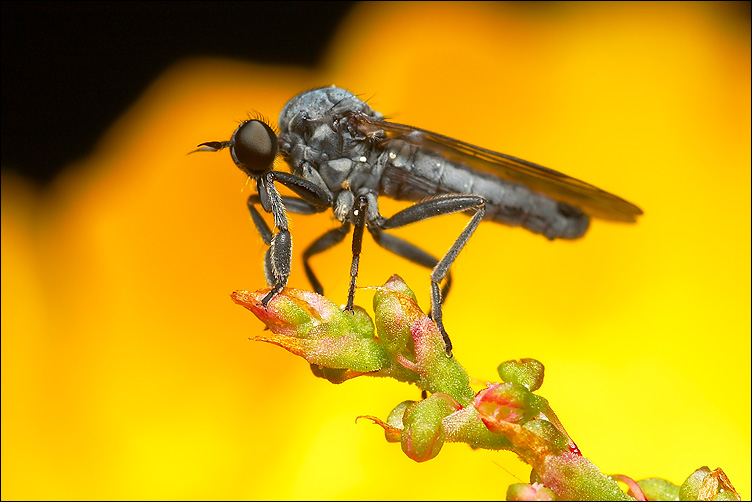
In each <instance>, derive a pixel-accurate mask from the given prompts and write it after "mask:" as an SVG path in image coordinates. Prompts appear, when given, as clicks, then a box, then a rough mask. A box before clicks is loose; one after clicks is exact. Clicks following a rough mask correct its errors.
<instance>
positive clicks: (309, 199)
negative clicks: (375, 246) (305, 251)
mask: <svg viewBox="0 0 752 502" xmlns="http://www.w3.org/2000/svg"><path fill="white" fill-rule="evenodd" d="M275 181H278V182H280V183H282V184H283V185H285V186H287V187H288V188H290V189H291V190H293V191H294V192H295V193H296V194H298V195H299V196H300V197H301V199H297V198H294V197H282V196H281V195H280V194H279V192H278V191H277V188H276V187H275V186H274V182H275ZM256 188H257V190H258V193H257V194H254V195H251V196H250V197H249V198H248V210H249V211H250V213H251V219H252V220H253V223H254V225H255V226H256V229H257V230H258V232H259V234H260V235H261V239H262V240H263V241H264V243H265V244H267V245H268V246H269V249H268V250H267V251H266V254H265V255H264V274H265V276H266V281H267V283H268V284H269V285H270V286H271V290H270V291H269V293H267V295H266V296H264V298H263V299H262V300H261V303H262V304H263V305H264V306H266V305H267V304H268V303H269V301H270V300H271V299H272V298H274V296H275V295H276V294H277V293H279V292H280V291H282V288H284V287H285V285H286V284H287V279H288V278H289V277H290V269H291V266H292V236H291V235H290V230H289V229H288V224H287V213H286V210H285V204H288V206H289V209H290V210H291V211H293V212H298V213H302V214H312V213H316V212H321V211H324V210H325V209H327V208H328V207H330V206H331V200H332V198H331V194H330V193H329V191H328V190H326V189H323V188H321V187H319V186H317V185H315V184H313V183H311V182H310V181H308V180H306V179H304V178H300V177H297V176H294V175H292V174H289V173H285V172H279V171H270V172H269V173H267V174H266V175H264V176H262V177H259V178H258V179H257V184H256ZM255 204H260V205H261V207H262V208H263V209H264V211H266V212H268V213H272V216H273V218H274V226H275V227H276V229H277V233H273V232H272V231H271V229H270V228H269V226H268V225H267V224H266V222H265V221H264V219H263V218H262V217H261V214H260V213H259V211H258V210H257V209H256V207H255Z"/></svg>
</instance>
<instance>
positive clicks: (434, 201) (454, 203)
mask: <svg viewBox="0 0 752 502" xmlns="http://www.w3.org/2000/svg"><path fill="white" fill-rule="evenodd" d="M460 211H475V214H473V216H472V218H470V222H469V223H468V224H467V225H466V226H465V228H464V229H463V230H462V233H460V235H459V237H457V240H455V241H454V244H452V246H451V247H450V248H449V251H447V253H446V254H445V255H444V257H443V258H442V259H441V260H439V262H438V263H436V265H435V266H434V267H433V271H432V272H431V317H432V318H433V320H434V322H435V323H436V325H437V326H438V328H439V331H440V332H441V335H442V337H443V338H444V345H445V347H446V353H447V355H449V356H451V355H452V342H451V340H450V339H449V335H448V334H447V332H446V329H445V328H444V322H443V318H442V313H441V304H442V296H441V289H440V288H439V283H440V282H441V281H442V280H443V279H444V278H445V277H446V276H447V274H448V273H449V267H450V266H451V265H452V263H454V260H455V259H456V258H457V255H459V253H460V251H462V248H463V247H464V246H465V244H467V241H468V240H469V239H470V236H471V235H473V232H475V229H476V228H478V225H479V224H480V222H481V220H482V219H483V215H485V213H486V199H484V198H483V197H481V196H478V195H465V194H451V195H441V196H437V197H434V198H431V199H426V200H424V201H422V202H418V203H416V204H413V205H412V206H410V207H408V208H406V209H403V210H402V211H400V212H398V213H397V214H395V215H394V216H392V217H391V218H387V219H385V220H381V221H379V222H378V224H377V225H376V226H377V227H378V228H379V229H381V230H388V229H392V228H399V227H404V226H405V225H409V224H410V223H415V222H417V221H422V220H427V219H428V218H433V217H434V216H442V215H445V214H452V213H457V212H460ZM398 254H399V253H398Z"/></svg>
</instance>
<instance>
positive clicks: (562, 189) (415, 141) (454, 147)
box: [350, 114, 642, 222]
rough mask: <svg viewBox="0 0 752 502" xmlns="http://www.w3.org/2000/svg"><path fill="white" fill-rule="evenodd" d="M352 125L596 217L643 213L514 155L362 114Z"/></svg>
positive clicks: (633, 217)
mask: <svg viewBox="0 0 752 502" xmlns="http://www.w3.org/2000/svg"><path fill="white" fill-rule="evenodd" d="M350 124H351V126H353V127H355V128H356V130H358V131H359V132H360V133H361V134H364V135H365V136H366V137H369V138H372V139H374V140H378V141H380V142H382V144H384V145H388V143H389V142H391V141H395V140H400V141H405V142H407V143H410V144H412V145H415V146H418V147H421V148H425V149H427V150H431V151H433V152H435V153H438V154H440V155H442V156H444V157H445V158H447V159H449V160H451V161H453V162H459V163H462V164H465V165H467V166H469V167H471V168H474V169H479V170H482V171H485V172H487V173H491V174H494V175H496V176H498V177H500V178H503V179H505V180H507V181H511V182H514V183H520V184H522V185H525V186H527V187H529V188H530V189H532V190H534V191H536V192H540V193H542V194H544V195H547V196H548V197H551V198H552V199H554V200H557V201H560V202H565V203H567V204H570V205H572V206H575V207H578V208H579V209H581V210H582V211H584V212H585V213H587V214H588V215H590V216H593V217H595V218H601V219H604V220H614V221H625V222H634V221H636V218H637V216H639V215H641V214H642V210H641V209H640V208H639V207H637V206H635V205H634V204H632V203H630V202H627V201H626V200H624V199H622V198H621V197H618V196H616V195H614V194H612V193H609V192H606V191H605V190H601V189H600V188H598V187H596V186H593V185H591V184H589V183H585V182H584V181H580V180H578V179H576V178H572V177H571V176H567V175H566V174H564V173H560V172H558V171H554V170H553V169H549V168H547V167H543V166H541V165H538V164H535V163H533V162H528V161H527V160H522V159H518V158H517V157H512V156H511V155H506V154H503V153H499V152H494V151H491V150H486V149H485V148H481V147H479V146H474V145H471V144H469V143H465V142H463V141H459V140H456V139H452V138H449V137H447V136H442V135H441V134H436V133H434V132H431V131H426V130H425V129H419V128H417V127H412V126H408V125H403V124H396V123H394V122H386V121H382V120H375V119H372V118H370V117H367V116H365V115H362V114H354V115H352V116H351V117H350ZM380 131H383V133H381V132H380ZM384 135H385V136H384Z"/></svg>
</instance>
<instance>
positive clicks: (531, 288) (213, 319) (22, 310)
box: [2, 3, 750, 499]
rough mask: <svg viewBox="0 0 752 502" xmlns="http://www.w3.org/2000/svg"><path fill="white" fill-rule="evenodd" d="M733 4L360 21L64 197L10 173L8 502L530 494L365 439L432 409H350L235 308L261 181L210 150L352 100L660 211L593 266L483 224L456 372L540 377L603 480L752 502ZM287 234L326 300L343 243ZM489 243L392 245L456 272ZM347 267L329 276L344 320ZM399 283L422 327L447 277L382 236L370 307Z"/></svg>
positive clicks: (160, 87) (370, 13)
mask: <svg viewBox="0 0 752 502" xmlns="http://www.w3.org/2000/svg"><path fill="white" fill-rule="evenodd" d="M724 8H726V7H724V6H721V7H718V6H716V5H715V4H712V5H711V4H682V3H668V4H661V3H658V4H656V3H648V4H591V3H587V4H563V5H560V4H553V5H552V4H536V5H535V6H533V7H530V6H527V7H526V6H519V5H516V4H504V5H485V4H472V3H462V4H424V3H420V4H388V5H387V4H384V5H381V4H374V5H361V6H359V7H358V8H356V9H355V10H354V11H353V12H352V15H351V17H349V18H348V19H347V20H346V22H345V23H343V25H342V27H341V30H340V31H339V32H338V34H337V36H336V37H335V40H334V41H333V43H332V46H331V50H330V52H329V55H328V57H327V58H326V59H325V61H324V62H323V63H322V66H321V67H320V68H319V69H318V70H317V71H308V70H302V69H296V68H289V67H274V66H260V65H254V64H252V63H248V62H240V61H225V60H191V61H185V62H183V63H182V64H179V65H177V66H175V67H173V68H171V69H170V70H169V71H167V72H166V73H165V74H164V75H163V76H162V77H161V78H159V79H158V80H157V81H155V82H154V84H153V86H152V87H151V88H150V89H149V90H148V91H147V92H146V93H145V94H144V95H143V97H142V98H141V99H140V100H139V101H138V102H137V103H136V104H135V105H134V106H133V107H132V108H131V109H130V110H129V111H128V112H127V113H126V114H125V115H124V116H123V117H122V118H121V119H120V120H118V121H117V122H116V123H115V124H113V126H112V128H111V129H110V130H109V131H107V132H106V133H105V134H104V135H103V137H102V139H101V142H100V143H99V145H98V147H97V148H96V150H95V151H93V152H92V153H91V156H90V157H89V158H87V159H85V160H83V161H82V162H80V163H78V164H75V165H71V166H70V168H69V169H68V171H67V172H66V173H65V175H64V176H62V177H61V179H60V180H59V182H58V183H56V184H55V185H54V186H53V187H52V188H51V189H49V190H45V191H40V190H37V189H35V188H34V187H32V186H30V185H28V184H26V183H24V182H23V181H22V180H20V179H17V178H13V177H11V176H9V175H6V174H3V178H2V479H3V483H2V498H3V499H18V498H22V499H23V498H25V499H34V498H62V499H99V498H116V499H123V498H125V499H127V498H140V499H143V498H146V499H151V498H162V499H164V498H167V499H186V498H189V499H190V498H210V499H217V498H221V499H258V498H288V499H297V498H337V499H349V498H356V499H357V498H369V499H394V498H398V499H402V498H499V497H503V494H504V492H505V490H506V486H507V485H508V484H510V483H514V482H518V480H519V479H523V480H526V479H527V476H528V474H529V469H528V467H527V466H525V465H524V464H522V463H521V462H519V461H518V460H517V458H516V457H515V455H513V454H511V453H508V452H502V453H499V452H473V451H471V450H470V449H469V448H468V447H467V446H465V445H446V446H445V447H444V450H443V451H442V452H441V454H440V455H439V456H438V457H437V458H436V459H434V460H432V461H430V462H427V463H424V464H416V463H413V462H412V461H410V460H408V459H407V458H406V457H405V456H404V455H403V454H402V452H401V451H400V449H399V446H396V445H393V444H387V443H386V442H385V441H384V439H383V434H382V432H381V431H380V429H379V428H377V427H375V426H373V425H370V424H368V423H365V422H361V423H358V424H357V425H356V424H355V422H354V418H355V416H357V415H360V414H373V415H378V416H381V417H382V418H383V417H385V416H386V414H387V413H388V412H389V410H390V409H391V407H392V406H394V405H396V404H397V403H398V402H400V401H402V400H404V399H415V398H417V397H418V395H419V394H418V391H417V390H416V389H415V388H414V387H408V386H404V385H401V384H397V383H395V382H391V381H386V380H375V379H374V380H371V379H366V378H363V379H356V380H354V381H351V382H347V383H345V384H343V385H340V386H333V385H330V384H328V383H327V382H324V381H322V380H318V379H315V378H314V377H313V376H312V375H311V374H310V371H309V369H308V367H307V365H306V364H305V363H304V361H302V360H299V359H297V358H295V357H294V356H292V355H290V354H288V353H286V352H284V351H283V350H282V349H280V348H278V347H274V346H266V345H263V344H260V343H253V344H251V343H247V342H246V341H245V340H246V338H247V337H248V336H249V335H250V334H252V333H256V332H258V331H259V330H261V323H260V322H258V321H257V320H256V319H255V318H253V316H252V315H251V314H250V313H249V312H247V311H245V310H244V309H242V308H241V307H238V306H236V305H234V304H233V303H232V302H231V301H230V298H229V293H230V292H231V291H233V290H235V289H257V288H260V287H262V286H263V285H264V280H263V275H262V267H261V260H262V257H263V245H262V242H261V240H260V238H259V237H258V236H257V235H256V233H255V231H254V229H253V228H252V225H251V222H250V220H249V217H248V214H247V211H246V209H245V199H246V197H247V196H248V195H249V194H250V193H251V189H252V185H251V184H249V185H248V186H247V187H246V188H245V189H243V190H241V189H242V188H243V187H244V184H245V179H244V177H243V175H242V173H240V172H239V171H238V170H237V169H236V168H235V167H234V165H233V164H232V162H231V160H230V158H229V153H228V152H226V151H225V152H221V153H218V154H200V155H199V154H196V155H192V156H189V157H186V155H185V153H186V152H188V151H190V150H192V149H193V148H195V145H197V144H198V143H201V142H203V141H210V140H224V139H228V138H229V136H230V134H231V133H232V131H233V130H234V128H235V126H236V121H237V120H241V119H244V118H245V117H246V114H247V113H248V112H252V111H258V112H260V113H262V114H264V115H266V116H267V117H269V118H271V119H273V120H275V121H276V117H277V115H278V113H279V110H280V109H281V107H282V106H283V105H284V104H285V102H286V101H287V100H288V99H289V98H291V97H292V96H294V95H295V94H297V93H299V92H301V91H303V90H305V89H308V88H311V87H317V86H322V85H329V84H332V83H336V84H337V85H339V86H340V87H345V88H347V89H350V90H352V91H354V92H356V93H359V94H362V95H363V96H365V97H368V98H371V99H370V103H371V105H372V106H373V107H374V108H375V109H376V110H379V111H381V112H382V113H384V114H386V115H387V116H389V117H391V118H392V119H393V120H395V121H397V122H403V123H407V124H412V125H415V126H419V127H423V128H427V129H431V130H434V131H437V132H440V133H442V134H446V135H449V136H453V137H457V138H460V139H463V140H466V141H469V142H472V143H475V144H479V145H482V146H485V147H487V148H491V149H494V150H499V151H503V152H505V153H510V154H512V155H516V156H519V157H522V158H525V159H529V160H532V161H535V162H539V163H541V164H543V165H546V166H549V167H552V168H554V169H557V170H561V171H563V172H566V173H567V174H570V175H572V176H575V177H578V178H580V179H583V180H586V181H588V182H590V183H593V184H595V185H597V186H600V187H602V188H604V189H606V190H609V191H612V192H614V193H616V194H618V195H620V196H622V197H624V198H626V199H628V200H630V201H631V202H634V203H636V204H637V205H639V206H640V207H642V209H643V210H644V211H645V216H644V217H642V218H641V219H640V221H639V223H638V224H636V225H619V224H609V223H604V222H600V221H595V222H594V223H593V225H592V227H591V230H590V232H589V233H588V235H587V236H586V237H585V238H584V239H582V240H580V241H576V242H554V243H550V242H547V241H546V240H545V239H543V238H542V237H540V236H536V235H532V234H530V233H528V232H525V231H522V230H519V229H510V228H507V227H503V226H500V225H493V224H490V223H489V224H484V225H482V226H481V228H480V229H479V230H478V232H477V233H476V235H475V236H474V237H473V238H472V240H471V241H470V244H469V245H468V247H467V248H466V250H465V251H464V252H463V253H462V255H461V256H460V258H459V260H458V261H457V263H456V266H455V267H454V272H455V283H454V289H453V291H452V293H451V295H450V297H449V299H448V302H447V304H446V308H445V319H446V325H447V328H448V331H449V333H450V334H451V335H452V339H453V341H454V343H455V355H456V357H457V358H458V359H459V360H460V361H461V362H462V363H463V364H464V365H465V367H466V368H467V369H468V371H469V372H470V373H471V375H472V376H473V377H475V378H478V379H480V380H484V379H489V380H496V379H498V377H497V375H496V373H495V368H496V366H497V365H498V364H499V363H500V362H502V361H504V360H506V359H511V358H520V357H535V358H537V359H539V360H540V361H542V362H543V363H544V364H545V366H546V380H545V382H544V385H543V387H542V389H541V390H540V393H541V394H542V395H543V396H545V397H547V398H548V399H549V400H550V402H551V404H552V406H553V407H554V409H555V410H556V412H557V413H558V415H559V418H560V419H561V420H562V422H563V423H564V425H565V426H566V427H567V429H568V431H569V433H570V434H571V435H572V437H573V438H574V439H575V441H576V442H577V443H578V445H579V446H580V448H581V450H582V451H583V453H584V454H585V455H587V456H588V457H590V458H591V459H592V460H593V461H594V462H595V463H596V465H598V466H599V467H600V468H601V469H602V470H603V471H604V472H607V473H621V474H626V475H630V476H632V477H634V478H636V479H639V478H644V477H652V476H660V477H665V478H668V479H670V480H671V481H673V482H676V483H681V482H682V480H683V479H684V478H685V477H686V476H687V475H689V474H690V473H691V472H692V471H693V470H694V469H695V468H697V467H700V466H702V465H709V466H710V467H711V468H715V467H718V466H720V467H722V468H723V469H724V470H725V471H726V473H727V474H728V475H729V476H730V478H731V480H732V482H733V483H734V484H735V485H736V488H737V489H738V490H739V491H741V492H742V494H743V496H744V497H749V495H750V46H749V31H748V27H747V26H744V25H736V24H735V23H733V22H730V21H729V20H728V19H727V18H726V17H724V15H722V14H723V11H722V9H724ZM280 36H294V35H289V34H288V35H284V34H281V35H280ZM269 43H270V44H273V43H275V41H274V40H269ZM61 126H64V120H62V125H61ZM40 147H43V145H40ZM399 207H401V206H399V205H397V204H395V203H390V202H388V201H384V202H383V203H382V206H381V210H382V212H383V213H384V214H386V215H389V214H392V213H393V212H394V211H396V210H397V208H399ZM292 220H293V223H292V225H293V227H292V231H293V237H294V242H295V250H296V255H295V258H294V266H293V274H292V278H291V282H290V285H291V286H294V287H302V288H306V289H307V288H308V285H307V283H306V281H305V275H304V273H303V270H302V266H301V257H300V254H301V250H302V249H303V248H304V247H305V246H306V244H307V243H309V242H311V240H312V239H314V238H315V237H316V236H317V235H319V234H320V233H322V232H323V231H324V230H325V229H328V228H332V227H333V226H334V225H335V223H334V222H333V220H332V217H331V213H327V214H325V215H319V216H316V217H300V216H297V217H296V216H293V217H292ZM465 222H466V219H463V217H462V216H459V215H458V216H451V217H444V218H440V219H437V220H436V221H432V222H426V223H421V224H419V225H414V226H413V227H410V228H408V229H405V230H402V231H400V232H397V234H398V235H401V236H403V237H407V238H409V239H410V240H411V241H413V242H416V243H422V244H424V245H425V247H426V248H428V249H429V250H431V251H432V252H433V253H434V254H436V255H440V254H442V253H443V252H444V251H445V250H446V249H447V248H448V246H449V245H450V243H451V242H452V241H453V239H454V238H455V237H456V235H457V234H458V233H459V231H460V230H461V228H462V226H463V225H464V223H465ZM348 248H349V246H348V245H346V244H343V245H341V246H340V247H338V248H337V249H335V250H333V251H331V252H329V253H327V254H326V255H322V256H320V257H317V258H316V259H315V260H314V266H315V268H316V270H317V271H318V272H319V274H320V277H322V278H323V280H324V286H325V288H326V290H327V294H328V296H329V297H330V298H332V299H334V300H335V301H338V302H344V300H345V296H346V290H347V279H348V270H349V259H350V258H349V249H348ZM392 273H400V274H401V275H402V276H403V277H404V278H405V279H406V280H407V282H408V284H409V285H411V286H412V288H413V289H414V290H415V291H416V293H417V294H418V296H419V299H420V301H421V302H422V303H423V304H424V305H426V304H427V292H428V284H429V281H428V272H427V271H426V270H423V269H420V268H418V267H416V266H413V265H411V264H409V263H407V262H404V261H402V260H400V259H397V258H394V257H393V256H391V255H390V254H388V253H387V252H385V251H383V250H381V249H379V248H378V247H377V246H375V244H373V242H372V241H371V240H370V238H368V237H367V238H366V243H365V250H364V254H363V257H362V261H361V275H360V277H359V284H360V285H361V286H368V285H378V284H381V283H383V282H384V281H385V280H386V279H387V277H388V276H389V275H391V274H392ZM371 298H372V293H371V292H370V291H367V290H362V291H360V292H359V293H358V295H357V296H356V300H357V302H358V303H359V304H361V305H364V306H367V307H369V308H370V302H371Z"/></svg>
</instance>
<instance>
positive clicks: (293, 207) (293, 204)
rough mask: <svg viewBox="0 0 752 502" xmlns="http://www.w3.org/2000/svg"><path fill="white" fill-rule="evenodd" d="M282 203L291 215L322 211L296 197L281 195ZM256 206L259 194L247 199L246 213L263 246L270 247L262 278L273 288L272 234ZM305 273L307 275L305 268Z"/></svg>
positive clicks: (258, 201) (274, 281) (274, 277)
mask: <svg viewBox="0 0 752 502" xmlns="http://www.w3.org/2000/svg"><path fill="white" fill-rule="evenodd" d="M282 202H283V203H284V206H285V209H287V210H289V211H290V212H291V213H296V214H314V213H318V212H321V211H322V210H321V209H319V208H318V207H316V206H314V205H313V204H311V203H309V202H307V201H305V200H303V199H298V198H296V197H287V196H284V195H283V196H282ZM256 204H261V197H260V196H259V194H253V195H251V196H250V197H248V212H249V213H251V220H252V221H253V225H254V226H255V227H256V230H257V231H258V233H259V235H260V236H261V240H263V241H264V244H266V245H267V246H270V247H269V248H268V249H267V250H266V253H265V254H264V276H265V277H266V283H267V284H268V285H269V286H273V285H274V284H276V283H277V281H278V279H277V277H276V276H275V275H274V273H273V268H274V267H273V266H272V258H271V244H272V238H273V233H272V231H271V229H270V228H269V225H267V223H266V221H265V220H264V218H263V217H262V216H261V213H259V211H258V209H256V207H255V206H256ZM306 267H307V264H306ZM306 273H308V272H307V268H306ZM309 278H310V277H309Z"/></svg>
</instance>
